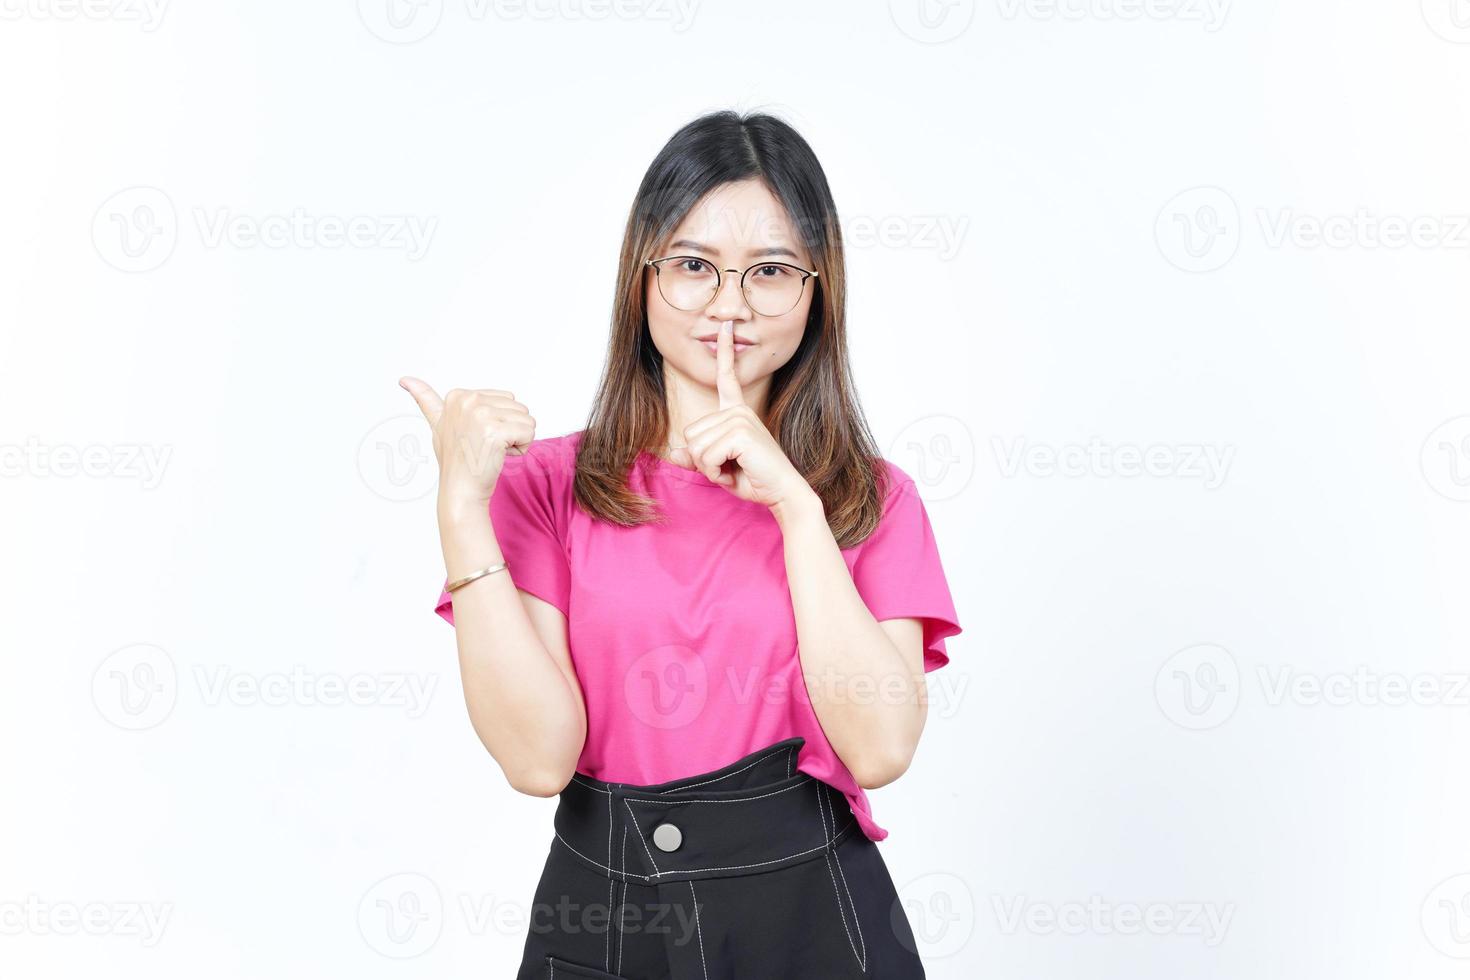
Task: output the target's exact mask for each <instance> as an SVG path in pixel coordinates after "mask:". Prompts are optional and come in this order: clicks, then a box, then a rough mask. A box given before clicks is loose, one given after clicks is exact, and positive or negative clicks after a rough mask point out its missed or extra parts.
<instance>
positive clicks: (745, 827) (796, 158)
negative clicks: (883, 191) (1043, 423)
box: [401, 111, 960, 980]
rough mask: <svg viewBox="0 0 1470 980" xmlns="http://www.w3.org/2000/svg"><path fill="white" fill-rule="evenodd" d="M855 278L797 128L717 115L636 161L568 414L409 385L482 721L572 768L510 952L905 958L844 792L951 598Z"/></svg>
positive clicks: (840, 961)
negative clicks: (865, 326)
mask: <svg viewBox="0 0 1470 980" xmlns="http://www.w3.org/2000/svg"><path fill="white" fill-rule="evenodd" d="M844 300H845V284H844V282H843V255H842V242H841V235H840V232H839V229H838V223H837V213H836V207H835V205H834V204H833V201H832V196H831V192H830V191H829V189H828V186H827V180H826V177H825V175H824V174H823V172H822V168H821V166H820V165H819V164H818V162H817V160H816V157H815V156H814V155H813V153H812V151H811V148H810V147H809V146H808V145H807V143H806V142H805V140H803V139H802V138H801V136H800V135H798V134H797V133H796V132H795V131H794V130H793V129H792V128H791V127H790V126H788V125H787V124H785V123H784V122H781V121H780V120H777V119H775V118H772V117H770V116H767V115H762V114H754V115H747V116H743V117H742V116H740V115H738V114H736V113H734V112H729V111H726V112H717V113H713V114H710V115H707V116H704V117H702V118H699V119H696V120H695V121H693V122H691V123H689V124H688V125H687V126H685V127H684V128H683V129H681V130H680V131H679V132H678V133H676V134H675V135H674V137H673V138H672V139H671V140H670V141H669V142H668V144H667V145H666V146H665V147H664V148H663V150H662V151H661V152H660V153H659V154H658V157H657V158H656V159H655V160H654V161H653V163H652V165H651V166H650V167H649V169H648V172H647V174H646V175H645V176H644V179H643V183H642V185H641V186H640V187H639V189H638V194H637V198H636V200H635V201H634V204H633V208H632V211H631V214H630V216H629V220H628V224H627V228H626V232H625V237H624V240H623V248H622V255H621V259H620V263H619V275H618V287H617V296H616V301H615V310H614V316H613V324H612V337H611V343H610V346H609V354H608V360H607V363H606V366H605V370H604V375H603V379H602V383H601V386H600V389H599V391H598V393H597V395H596V398H595V402H594V406H593V410H592V412H591V415H590V418H589V421H588V424H587V426H586V428H584V429H582V430H581V431H578V432H573V433H569V434H567V435H562V436H557V437H553V438H546V439H536V438H535V421H534V419H532V417H531V415H530V413H529V411H528V409H527V408H526V406H525V405H523V404H521V403H520V402H518V401H516V399H515V396H514V395H513V394H512V393H511V392H508V391H503V390H499V389H488V390H473V391H463V390H455V391H451V392H449V394H448V395H447V396H446V397H444V398H443V399H441V398H440V397H439V396H438V395H437V394H436V393H435V392H434V390H433V389H431V388H430V387H429V386H428V385H427V384H425V383H424V382H422V381H420V380H418V379H416V378H404V379H403V380H402V382H401V384H402V385H403V386H404V387H405V388H406V389H407V390H408V391H409V392H410V393H411V394H412V395H413V397H414V399H415V401H416V402H417V403H418V405H419V407H420V408H421V409H422V411H423V413H424V415H425V417H426V418H427V419H428V420H429V423H430V426H431V427H432V429H433V434H434V451H435V454H436V456H437V457H438V460H439V466H440V481H439V499H438V513H439V527H440V536H441V540H442V545H443V552H444V561H445V567H446V571H447V573H448V578H447V580H446V583H445V588H444V589H443V590H442V591H441V593H440V596H439V602H438V605H437V607H436V608H437V611H438V612H439V613H440V615H442V616H443V617H444V618H445V619H446V620H448V621H449V622H450V623H451V624H452V625H454V626H455V628H456V636H457V643H458V647H459V655H460V667H461V671H462V674H463V678H464V690H465V698H466V701H467V703H468V706H469V710H470V716H471V719H472V721H473V723H474V726H475V730H476V732H477V733H478V734H479V736H480V738H481V740H482V741H483V742H484V743H485V746H486V747H487V748H488V749H489V751H490V753H491V754H492V755H493V756H494V757H495V760H496V761H497V762H498V763H499V764H500V766H501V768H502V769H503V770H504V772H505V775H506V778H507V779H508V780H509V781H510V783H511V784H512V785H513V786H514V787H515V788H516V789H518V790H520V791H521V792H524V793H529V794H532V795H536V796H548V797H549V796H553V795H555V796H559V800H558V804H557V809H556V814H555V818H554V824H555V827H554V830H555V833H554V835H553V839H552V840H551V843H550V853H549V854H548V856H547V859H546V864H545V868H544V870H543V873H542V876H541V880H540V883H539V885H538V887H537V890H536V895H535V900H534V908H533V913H532V915H531V917H530V918H531V926H530V931H529V933H528V935H527V938H526V942H525V949H524V956H523V959H522V963H521V967H520V971H519V973H518V974H517V976H518V978H519V980H529V978H533V977H536V978H541V977H624V978H649V980H651V978H656V977H657V978H661V977H673V978H679V980H685V978H689V980H693V978H699V980H706V978H710V980H713V978H731V977H768V978H787V977H821V978H841V977H881V978H899V977H902V978H909V977H922V976H923V975H924V971H923V967H922V966H921V964H920V961H919V957H918V955H917V953H916V951H915V948H914V939H913V935H912V933H911V931H910V929H909V926H908V922H907V919H906V917H905V915H904V912H903V909H902V908H901V906H900V905H899V903H898V901H897V894H896V889H895V888H894V885H893V882H892V879H891V878H890V877H889V874H888V871H887V868H886V867H885V865H884V863H883V860H882V858H881V857H880V856H879V853H878V848H877V846H876V844H875V841H879V840H882V839H883V838H884V837H886V836H887V832H886V831H885V830H883V828H881V827H880V826H878V824H877V823H875V822H874V820H873V817H872V813H871V809H870V807H869V805H868V801H867V796H866V794H865V793H864V790H865V789H872V788H875V787H878V786H882V785H884V784H886V783H889V782H892V781H893V780H894V779H896V778H897V777H898V776H899V775H900V774H901V773H902V772H903V771H904V770H905V769H906V768H907V766H908V763H909V760H910V759H911V758H912V756H913V752H914V749H915V747H916V745H917V743H918V739H919V735H920V732H921V731H922V730H923V726H924V720H925V715H926V702H925V698H924V693H925V685H924V672H925V671H926V670H932V669H934V668H936V667H939V666H942V665H943V664H944V663H946V662H947V661H948V655H947V653H946V651H945V646H944V640H945V638H946V637H949V636H953V635H954V634H956V633H958V632H960V626H959V623H958V620H957V618H956V615H955V610H954V605H953V602H952V600H951V597H950V593H949V590H948V587H947V584H946V582H945V578H944V573H943V569H942V567H941V564H940V560H939V553H938V550H937V547H936V545H935V542H934V537H933V533H932V531H931V528H930V524H929V520H928V517H927V514H926V513H925V511H924V507H923V504H922V502H921V501H920V499H919V495H918V493H917V492H916V489H915V486H914V483H913V481H912V480H911V479H910V478H909V477H908V476H907V474H905V473H904V472H903V471H902V470H900V469H899V468H898V467H897V466H896V465H894V464H892V463H890V462H887V461H886V460H884V459H883V458H882V456H881V455H880V454H879V453H878V452H877V450H876V449H875V447H874V443H873V439H872V436H871V434H870V433H869V431H868V429H867V425H866V422H865V421H864V420H863V417H862V414H861V412H860V410H859V408H858V402H857V397H856V395H855V394H854V392H853V390H852V385H851V381H850V379H849V370H848V364H847V350H846V333H845V329H846V328H845V319H844ZM497 572H505V573H507V574H496V573H497Z"/></svg>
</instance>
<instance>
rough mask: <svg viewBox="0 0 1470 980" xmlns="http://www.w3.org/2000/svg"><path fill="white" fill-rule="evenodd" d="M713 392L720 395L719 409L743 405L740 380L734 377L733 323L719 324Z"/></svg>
mask: <svg viewBox="0 0 1470 980" xmlns="http://www.w3.org/2000/svg"><path fill="white" fill-rule="evenodd" d="M715 390H716V391H718V392H719V395H720V408H721V409H726V408H735V407H736V406H737V405H743V404H745V398H744V396H742V395H741V393H740V379H739V378H737V377H736V376H735V321H733V320H726V321H725V322H724V323H722V324H720V336H719V339H718V340H716V341H715Z"/></svg>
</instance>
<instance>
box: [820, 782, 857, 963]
mask: <svg viewBox="0 0 1470 980" xmlns="http://www.w3.org/2000/svg"><path fill="white" fill-rule="evenodd" d="M822 795H823V796H827V794H826V793H823V794H822ZM827 813H828V814H830V815H831V817H832V823H834V824H835V823H837V814H835V813H833V812H832V798H831V797H830V796H827ZM856 819H857V818H856V817H854V818H853V820H854V821H856ZM832 860H833V861H834V862H836V864H837V874H838V875H839V876H840V877H841V878H842V890H843V891H844V892H847V904H848V905H849V906H850V907H851V908H852V924H853V927H854V928H855V929H857V935H858V945H859V946H861V947H862V948H863V956H862V965H863V970H865V971H866V970H867V968H868V944H867V942H866V941H865V940H864V939H863V924H862V923H861V922H860V921H858V914H857V903H856V902H854V901H853V900H852V891H851V890H849V889H848V887H847V872H845V871H843V870H842V851H841V848H837V847H834V848H832Z"/></svg>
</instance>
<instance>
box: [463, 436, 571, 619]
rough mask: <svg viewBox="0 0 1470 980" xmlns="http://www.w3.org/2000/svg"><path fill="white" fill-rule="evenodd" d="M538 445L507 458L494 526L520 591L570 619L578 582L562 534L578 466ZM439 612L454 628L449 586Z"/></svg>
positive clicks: (493, 502) (494, 502) (494, 498)
mask: <svg viewBox="0 0 1470 980" xmlns="http://www.w3.org/2000/svg"><path fill="white" fill-rule="evenodd" d="M536 445H537V444H536V443H532V444H531V447H532V448H531V449H530V450H529V451H527V452H525V453H523V454H521V455H519V456H507V457H506V458H505V465H504V468H503V469H501V471H500V478H499V479H498V480H497V481H496V483H495V491H494V493H492V494H491V495H490V523H491V525H492V526H494V528H495V539H496V540H497V541H498V542H499V543H500V551H501V553H502V554H503V555H504V556H505V563H506V566H507V567H506V571H507V572H509V574H510V577H511V581H513V582H514V583H515V585H516V588H518V589H524V590H525V591H527V592H529V593H531V594H532V595H534V596H536V597H537V598H540V599H544V600H545V601H547V602H549V603H551V604H552V605H553V606H555V607H556V608H558V609H560V610H561V611H562V615H564V616H565V615H567V610H568V608H569V605H570V602H569V600H570V595H571V579H572V576H571V568H570V563H569V562H568V560H567V551H566V546H565V544H564V543H563V541H564V535H563V534H562V531H561V528H562V526H563V524H564V521H565V520H566V515H567V503H568V501H569V500H570V494H571V492H572V470H571V467H572V465H573V464H572V463H571V461H570V460H567V461H566V462H565V463H564V462H563V459H564V457H563V456H562V454H560V453H557V452H550V451H546V450H537V449H536V448H535V447H536ZM447 584H448V583H447V582H446V583H445V585H447ZM434 611H435V612H436V613H438V614H439V615H440V616H442V617H444V619H445V621H446V622H448V623H449V625H451V626H453V625H454V606H453V604H452V603H451V601H450V596H449V592H448V590H446V589H444V588H443V586H441V587H440V589H439V600H438V602H437V603H436V604H435V607H434Z"/></svg>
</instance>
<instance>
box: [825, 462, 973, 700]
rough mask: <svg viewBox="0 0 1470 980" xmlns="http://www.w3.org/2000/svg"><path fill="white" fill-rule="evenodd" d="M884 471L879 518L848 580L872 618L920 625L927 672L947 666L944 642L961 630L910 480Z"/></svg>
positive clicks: (891, 468) (926, 519)
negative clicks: (886, 479) (906, 620)
mask: <svg viewBox="0 0 1470 980" xmlns="http://www.w3.org/2000/svg"><path fill="white" fill-rule="evenodd" d="M888 468H889V474H890V484H889V491H888V497H887V498H886V500H885V502H884V508H883V516H882V518H881V520H880V521H879V523H878V527H877V529H876V530H874V531H873V533H872V534H870V535H869V536H868V537H867V538H865V539H864V540H862V541H860V542H859V543H858V545H857V556H856V558H855V560H854V561H853V564H852V580H853V584H854V585H855V586H856V587H857V590H858V594H859V595H861V596H862V597H863V602H864V603H865V604H866V605H867V607H868V611H869V612H871V613H872V614H873V618H874V619H876V620H879V621H882V620H885V619H902V618H905V617H912V618H914V619H918V620H919V621H920V622H921V624H922V625H923V629H924V670H925V671H926V672H927V671H931V670H935V669H937V668H939V667H943V666H944V665H945V664H947V663H949V653H948V651H947V650H946V649H945V645H944V641H945V638H946V637H950V636H955V635H956V634H958V633H959V632H960V631H961V627H960V623H959V618H958V617H957V616H956V614H955V607H954V598H953V596H951V595H950V591H949V582H948V580H947V579H946V578H945V575H944V566H943V565H942V564H941V562H940V560H939V545H938V542H936V541H935V539H934V529H933V527H931V526H930V524H929V514H928V512H927V511H926V510H925V509H924V501H923V500H922V499H921V498H920V497H919V491H918V488H917V487H916V486H915V485H914V481H913V479H912V478H911V477H909V476H908V475H907V474H906V473H904V472H903V471H902V470H900V469H899V468H898V467H897V466H895V465H893V464H892V463H889V464H888Z"/></svg>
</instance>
